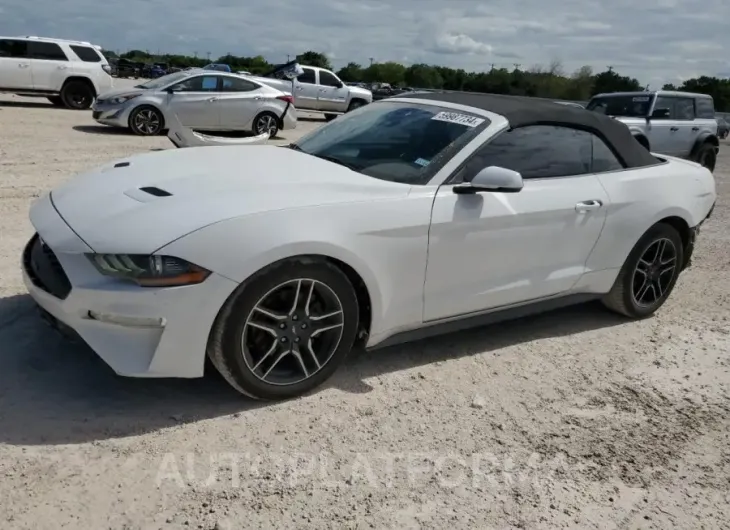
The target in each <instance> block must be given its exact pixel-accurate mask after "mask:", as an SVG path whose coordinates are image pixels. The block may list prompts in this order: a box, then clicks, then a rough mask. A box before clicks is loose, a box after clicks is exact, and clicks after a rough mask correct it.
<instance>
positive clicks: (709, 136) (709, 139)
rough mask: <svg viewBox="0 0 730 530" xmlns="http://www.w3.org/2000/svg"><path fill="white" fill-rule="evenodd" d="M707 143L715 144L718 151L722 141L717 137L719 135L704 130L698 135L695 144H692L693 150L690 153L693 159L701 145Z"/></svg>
mask: <svg viewBox="0 0 730 530" xmlns="http://www.w3.org/2000/svg"><path fill="white" fill-rule="evenodd" d="M705 143H710V144H712V145H713V146H715V152H716V153H717V152H718V151H719V150H720V141H719V140H718V139H717V135H716V134H714V133H711V132H709V131H702V132H701V133H700V135H699V136H698V137H697V141H695V144H694V146H692V152H691V153H690V155H689V157H690V159H691V160H694V159H695V157H696V156H697V151H699V149H700V147H701V146H702V145H703V144H705Z"/></svg>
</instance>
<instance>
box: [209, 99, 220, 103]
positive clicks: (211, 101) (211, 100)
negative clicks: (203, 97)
mask: <svg viewBox="0 0 730 530" xmlns="http://www.w3.org/2000/svg"><path fill="white" fill-rule="evenodd" d="M207 101H208V103H213V102H214V101H218V98H208V100H207Z"/></svg>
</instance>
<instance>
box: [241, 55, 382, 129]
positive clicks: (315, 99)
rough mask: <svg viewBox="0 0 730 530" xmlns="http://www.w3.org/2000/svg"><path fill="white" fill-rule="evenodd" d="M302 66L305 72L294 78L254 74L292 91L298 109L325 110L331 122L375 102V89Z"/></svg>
mask: <svg viewBox="0 0 730 530" xmlns="http://www.w3.org/2000/svg"><path fill="white" fill-rule="evenodd" d="M284 66H286V65H284ZM297 66H298V65H297ZM299 68H301V70H302V71H303V73H301V74H300V75H298V76H297V77H295V78H294V79H291V80H290V79H286V78H284V79H279V78H278V76H274V77H258V76H253V77H254V79H256V81H258V82H260V83H265V84H267V85H269V86H271V87H274V88H276V89H278V90H281V91H282V92H290V93H291V94H292V96H293V97H294V106H295V107H296V108H297V110H309V111H314V112H323V113H324V114H325V117H326V118H327V120H328V121H329V120H332V119H334V118H336V117H337V116H338V115H339V114H344V113H345V112H349V111H351V110H354V109H356V108H358V107H362V106H363V105H367V104H368V103H372V101H373V93H372V92H370V91H369V90H366V89H364V88H360V87H352V86H347V85H346V84H345V83H343V82H342V81H340V79H339V78H338V77H337V76H336V75H335V74H334V73H332V72H330V71H329V70H325V69H324V68H317V67H315V66H300V67H299Z"/></svg>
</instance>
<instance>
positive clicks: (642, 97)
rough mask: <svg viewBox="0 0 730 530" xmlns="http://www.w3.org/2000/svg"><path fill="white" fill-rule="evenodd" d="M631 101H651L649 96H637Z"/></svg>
mask: <svg viewBox="0 0 730 530" xmlns="http://www.w3.org/2000/svg"><path fill="white" fill-rule="evenodd" d="M631 101H637V102H639V101H640V102H644V101H649V98H648V97H647V96H637V97H635V98H634V99H632V100H631Z"/></svg>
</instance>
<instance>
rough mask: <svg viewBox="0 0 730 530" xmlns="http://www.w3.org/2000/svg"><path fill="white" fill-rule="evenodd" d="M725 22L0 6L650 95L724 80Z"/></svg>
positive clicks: (405, 10)
mask: <svg viewBox="0 0 730 530" xmlns="http://www.w3.org/2000/svg"><path fill="white" fill-rule="evenodd" d="M49 13H53V15H52V16H49V15H48V14H49ZM728 20H730V2H728V1H727V0H653V1H652V2H636V0H612V1H611V2H606V1H604V0H552V1H551V2H545V1H544V0H492V1H490V2H489V3H486V2H485V3H476V2H474V0H449V1H448V2H444V1H443V0H359V1H358V2H345V0H307V1H306V2H293V1H292V0H248V1H247V2H240V0H206V2H205V3H204V4H201V3H200V2H199V1H198V0H177V1H176V2H175V4H174V9H170V4H169V3H166V2H162V1H161V0H125V2H124V4H123V6H121V7H120V5H118V4H113V3H111V4H104V3H99V2H97V1H96V0H65V1H64V2H58V1H57V0H36V1H35V2H27V1H26V0H5V1H4V2H3V16H2V22H3V24H2V27H4V28H12V33H14V34H30V35H46V36H55V37H64V38H76V39H81V40H90V41H93V42H95V43H98V44H101V45H102V46H104V47H106V48H109V49H113V50H127V49H130V48H138V49H143V50H145V49H146V50H150V51H154V52H156V51H157V50H160V51H163V52H178V53H193V52H195V51H197V52H198V54H199V55H200V56H203V57H204V56H205V54H206V53H207V52H210V53H211V56H212V57H217V56H219V55H223V54H225V53H226V52H231V53H233V54H237V55H258V54H262V55H264V56H266V57H267V59H269V60H270V61H276V62H281V61H283V60H285V59H286V56H287V55H295V54H297V53H301V52H303V51H306V50H317V51H322V52H324V53H328V54H331V55H332V56H333V57H334V59H333V62H334V63H335V66H336V67H341V66H344V65H345V64H346V63H348V62H350V61H355V62H358V63H361V64H368V63H369V58H370V57H373V58H374V59H375V60H376V61H388V60H395V61H402V60H403V57H408V59H409V62H411V63H417V62H426V63H432V64H442V65H448V66H453V67H457V68H465V69H473V70H483V69H484V67H485V64H487V63H496V64H497V66H505V67H510V68H511V67H512V64H511V63H512V62H514V61H518V62H522V63H524V64H525V65H526V66H527V65H533V64H542V65H548V64H549V63H550V62H551V61H553V60H560V61H561V62H562V64H563V66H564V68H565V70H566V71H568V72H570V71H573V70H576V69H578V68H579V67H581V66H583V65H590V66H591V67H593V69H594V71H602V70H604V69H605V68H606V67H607V66H609V65H610V66H613V67H614V68H615V69H616V70H617V71H619V73H621V74H623V75H630V76H632V77H637V78H638V79H639V80H640V81H641V82H642V83H644V84H646V83H650V84H652V86H656V85H657V84H661V83H663V82H665V81H674V82H676V80H677V79H681V78H683V77H687V76H690V75H695V74H697V73H706V74H708V75H713V74H714V73H716V72H728V71H730V60H729V59H728V57H729V55H728V53H727V47H725V49H723V46H724V44H725V42H726V41H727V36H728V30H727V21H728ZM5 31H6V32H7V31H8V30H7V29H6V30H5ZM500 61H502V63H503V64H500Z"/></svg>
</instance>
